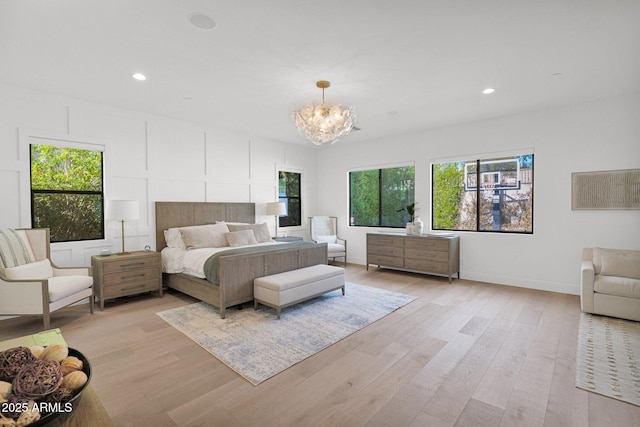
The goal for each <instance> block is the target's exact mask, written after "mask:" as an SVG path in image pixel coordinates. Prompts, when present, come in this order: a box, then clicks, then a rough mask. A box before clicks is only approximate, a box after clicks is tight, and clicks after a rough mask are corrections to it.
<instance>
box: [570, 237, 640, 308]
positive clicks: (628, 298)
mask: <svg viewBox="0 0 640 427" xmlns="http://www.w3.org/2000/svg"><path fill="white" fill-rule="evenodd" d="M580 304H581V308H582V311H584V312H585V313H594V314H600V315H603V316H612V317H619V318H622V319H629V320H636V321H640V251H639V250H623V249H606V248H584V249H583V251H582V265H581V275H580Z"/></svg>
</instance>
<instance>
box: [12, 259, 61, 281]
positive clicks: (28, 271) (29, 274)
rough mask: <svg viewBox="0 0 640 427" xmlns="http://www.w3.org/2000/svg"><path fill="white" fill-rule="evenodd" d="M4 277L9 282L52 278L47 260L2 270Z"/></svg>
mask: <svg viewBox="0 0 640 427" xmlns="http://www.w3.org/2000/svg"><path fill="white" fill-rule="evenodd" d="M4 275H5V277H6V278H7V279H11V280H42V279H48V278H50V277H53V268H51V262H49V260H48V259H43V260H42V261H36V262H32V263H29V264H23V265H19V266H17V267H9V268H5V269H4Z"/></svg>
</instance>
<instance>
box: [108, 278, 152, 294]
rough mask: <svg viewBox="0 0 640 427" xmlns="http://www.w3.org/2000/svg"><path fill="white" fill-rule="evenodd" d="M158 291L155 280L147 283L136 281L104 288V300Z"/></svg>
mask: <svg viewBox="0 0 640 427" xmlns="http://www.w3.org/2000/svg"><path fill="white" fill-rule="evenodd" d="M157 290H158V281H157V280H155V279H152V280H147V281H136V282H131V283H120V284H115V285H112V286H105V288H104V295H103V296H104V298H105V299H109V298H117V297H123V296H126V295H135V294H141V293H143V292H152V291H157Z"/></svg>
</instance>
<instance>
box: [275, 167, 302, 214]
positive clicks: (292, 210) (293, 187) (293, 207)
mask: <svg viewBox="0 0 640 427" xmlns="http://www.w3.org/2000/svg"><path fill="white" fill-rule="evenodd" d="M301 180H302V174H300V173H298V172H287V171H279V172H278V201H280V202H284V204H285V206H286V209H287V214H286V215H281V216H280V217H279V218H278V224H279V226H280V227H294V226H299V225H302V202H301V191H300V187H301Z"/></svg>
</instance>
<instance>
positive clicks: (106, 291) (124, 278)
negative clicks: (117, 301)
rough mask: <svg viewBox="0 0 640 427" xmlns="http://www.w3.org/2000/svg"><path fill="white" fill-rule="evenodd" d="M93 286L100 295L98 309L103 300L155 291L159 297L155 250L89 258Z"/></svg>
mask: <svg viewBox="0 0 640 427" xmlns="http://www.w3.org/2000/svg"><path fill="white" fill-rule="evenodd" d="M91 266H92V267H93V289H94V290H95V292H96V295H98V298H100V310H104V301H105V300H106V299H111V298H118V297H123V296H127V295H135V294H141V293H144V292H153V291H158V293H159V294H160V296H162V261H161V259H160V253H159V252H147V251H139V252H131V253H128V254H124V255H100V256H92V257H91Z"/></svg>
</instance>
